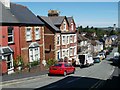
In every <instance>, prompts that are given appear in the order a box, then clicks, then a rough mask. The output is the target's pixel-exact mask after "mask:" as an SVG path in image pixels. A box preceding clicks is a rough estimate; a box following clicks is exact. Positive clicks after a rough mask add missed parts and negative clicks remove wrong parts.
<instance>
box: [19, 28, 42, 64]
mask: <svg viewBox="0 0 120 90" xmlns="http://www.w3.org/2000/svg"><path fill="white" fill-rule="evenodd" d="M25 27H26V26H21V27H20V47H21V56H22V57H23V59H24V62H25V63H28V61H29V54H28V48H29V45H30V44H31V43H32V42H37V43H38V44H39V45H40V61H42V60H43V59H44V53H43V47H44V46H43V31H42V28H41V27H40V28H41V30H40V36H41V38H40V40H35V33H34V26H31V27H32V41H26V29H25Z"/></svg>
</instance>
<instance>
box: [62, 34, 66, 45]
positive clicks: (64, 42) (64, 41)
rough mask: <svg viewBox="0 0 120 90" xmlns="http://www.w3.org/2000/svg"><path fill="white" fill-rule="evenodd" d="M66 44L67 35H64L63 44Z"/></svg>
mask: <svg viewBox="0 0 120 90" xmlns="http://www.w3.org/2000/svg"><path fill="white" fill-rule="evenodd" d="M63 37H64V38H63ZM65 44H66V36H62V45H65Z"/></svg>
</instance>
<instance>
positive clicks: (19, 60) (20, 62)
mask: <svg viewBox="0 0 120 90" xmlns="http://www.w3.org/2000/svg"><path fill="white" fill-rule="evenodd" d="M13 65H14V67H15V68H17V67H19V66H21V67H24V62H23V58H22V56H17V58H16V59H15V60H14V61H13Z"/></svg>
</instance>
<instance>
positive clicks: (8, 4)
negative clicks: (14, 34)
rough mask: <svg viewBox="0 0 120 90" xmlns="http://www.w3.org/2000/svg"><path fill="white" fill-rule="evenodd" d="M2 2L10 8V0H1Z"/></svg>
mask: <svg viewBox="0 0 120 90" xmlns="http://www.w3.org/2000/svg"><path fill="white" fill-rule="evenodd" d="M0 2H2V3H3V5H4V6H5V7H6V8H8V9H10V0H0Z"/></svg>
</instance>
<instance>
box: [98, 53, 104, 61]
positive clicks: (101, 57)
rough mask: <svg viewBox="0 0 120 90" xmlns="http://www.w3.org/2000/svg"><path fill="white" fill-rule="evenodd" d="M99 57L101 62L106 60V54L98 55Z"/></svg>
mask: <svg viewBox="0 0 120 90" xmlns="http://www.w3.org/2000/svg"><path fill="white" fill-rule="evenodd" d="M97 57H99V58H100V60H103V59H105V53H103V52H101V53H98V55H97Z"/></svg>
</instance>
